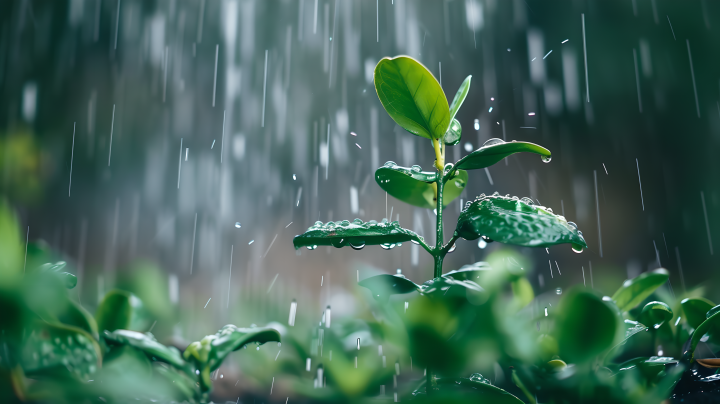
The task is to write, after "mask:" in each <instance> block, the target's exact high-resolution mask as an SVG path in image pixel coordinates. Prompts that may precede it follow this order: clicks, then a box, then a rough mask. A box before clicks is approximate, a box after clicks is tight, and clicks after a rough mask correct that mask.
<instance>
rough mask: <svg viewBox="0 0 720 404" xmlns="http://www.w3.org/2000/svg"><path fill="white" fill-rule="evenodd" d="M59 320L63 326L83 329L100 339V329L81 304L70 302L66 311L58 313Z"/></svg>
mask: <svg viewBox="0 0 720 404" xmlns="http://www.w3.org/2000/svg"><path fill="white" fill-rule="evenodd" d="M57 319H58V321H60V322H61V323H63V324H68V325H72V326H75V327H79V328H82V329H83V330H85V331H87V332H88V333H90V335H92V336H93V338H95V339H98V327H97V323H96V322H95V318H94V317H93V316H92V314H90V312H88V311H87V310H85V308H84V307H82V306H81V305H80V304H79V303H77V302H75V301H73V300H68V302H67V306H66V307H65V310H63V311H61V312H59V313H57Z"/></svg>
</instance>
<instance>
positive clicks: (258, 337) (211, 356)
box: [183, 324, 280, 391]
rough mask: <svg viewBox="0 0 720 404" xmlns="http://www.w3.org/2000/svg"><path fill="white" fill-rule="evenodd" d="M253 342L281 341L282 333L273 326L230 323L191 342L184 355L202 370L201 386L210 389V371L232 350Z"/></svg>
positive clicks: (218, 365)
mask: <svg viewBox="0 0 720 404" xmlns="http://www.w3.org/2000/svg"><path fill="white" fill-rule="evenodd" d="M252 342H255V343H258V344H264V343H266V342H280V333H279V332H277V330H275V329H273V328H238V327H236V326H234V325H232V324H228V325H226V326H224V327H223V328H221V329H220V331H218V332H217V333H216V334H215V335H208V336H207V337H205V338H203V339H202V340H201V341H195V342H193V343H192V344H190V345H189V346H188V347H187V348H186V349H185V352H183V357H184V358H185V359H186V360H192V361H193V362H194V363H195V365H196V367H197V368H198V369H199V370H200V384H201V388H202V390H203V391H208V390H210V387H211V386H212V381H211V380H210V373H211V372H213V371H214V370H215V369H217V368H219V367H220V365H221V364H222V361H223V360H225V358H226V357H227V356H228V355H229V354H230V353H231V352H233V351H237V350H238V349H240V348H242V347H243V346H245V345H247V344H250V343H252Z"/></svg>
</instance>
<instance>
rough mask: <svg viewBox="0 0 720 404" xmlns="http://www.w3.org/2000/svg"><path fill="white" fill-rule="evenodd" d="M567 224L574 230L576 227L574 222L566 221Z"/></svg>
mask: <svg viewBox="0 0 720 404" xmlns="http://www.w3.org/2000/svg"><path fill="white" fill-rule="evenodd" d="M567 224H569V225H570V226H572V227H573V228H574V229H575V230H577V228H578V227H577V225H576V224H575V222H567Z"/></svg>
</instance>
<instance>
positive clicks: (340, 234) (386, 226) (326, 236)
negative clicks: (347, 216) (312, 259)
mask: <svg viewBox="0 0 720 404" xmlns="http://www.w3.org/2000/svg"><path fill="white" fill-rule="evenodd" d="M410 240H415V241H420V240H422V237H420V236H418V235H417V234H416V233H415V232H413V231H410V230H408V229H403V228H402V227H400V225H399V224H398V222H392V223H388V222H387V220H385V219H383V221H382V222H380V223H378V222H376V221H374V220H371V221H369V222H363V221H362V220H360V219H355V220H353V222H352V223H350V222H349V221H347V220H343V221H341V222H327V223H326V224H323V223H322V222H319V221H318V222H315V224H314V225H312V226H311V227H310V228H309V229H307V231H306V232H305V233H303V234H301V235H299V236H295V238H294V239H293V244H294V245H295V249H296V250H297V249H298V248H300V247H303V246H304V247H307V248H308V249H310V250H314V249H315V248H316V247H317V246H319V245H331V246H334V247H337V248H341V247H345V246H348V245H349V246H350V247H352V248H354V249H356V250H359V249H361V248H363V247H365V246H366V245H377V244H379V245H381V246H382V247H383V248H385V249H390V248H394V247H395V246H396V245H399V244H400V243H404V242H406V241H410Z"/></svg>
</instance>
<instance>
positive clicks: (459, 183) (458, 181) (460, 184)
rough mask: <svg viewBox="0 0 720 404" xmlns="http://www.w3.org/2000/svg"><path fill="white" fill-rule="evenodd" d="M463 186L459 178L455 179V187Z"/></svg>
mask: <svg viewBox="0 0 720 404" xmlns="http://www.w3.org/2000/svg"><path fill="white" fill-rule="evenodd" d="M464 186H465V183H464V182H462V181H460V180H455V187H457V188H462V187H464Z"/></svg>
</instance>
